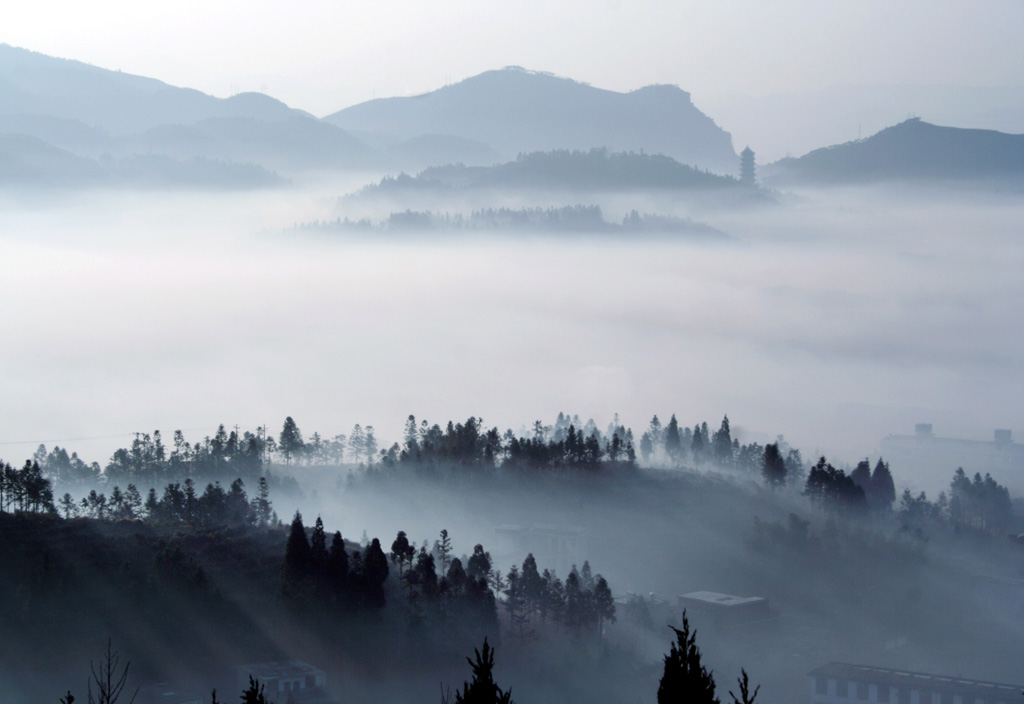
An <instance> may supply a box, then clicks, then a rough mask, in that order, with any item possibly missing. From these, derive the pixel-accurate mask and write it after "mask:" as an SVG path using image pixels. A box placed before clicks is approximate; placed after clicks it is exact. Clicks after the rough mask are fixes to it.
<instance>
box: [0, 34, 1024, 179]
mask: <svg viewBox="0 0 1024 704" xmlns="http://www.w3.org/2000/svg"><path fill="white" fill-rule="evenodd" d="M1022 140H1024V137H1020V136H1016V135H1006V134H1002V133H998V132H991V131H982V130H966V129H954V128H943V127H936V126H934V125H929V124H927V123H924V122H921V121H909V122H907V123H903V124H901V125H897V126H896V127H893V128H890V129H887V130H883V131H882V132H880V133H879V134H877V135H875V136H874V137H871V138H869V139H866V140H858V141H857V142H851V143H849V144H845V145H839V146H836V147H831V148H827V149H819V150H815V151H813V152H811V153H809V154H807V155H806V156H804V157H801V158H799V159H784V160H782V161H780V162H777V163H776V164H772V165H768V166H767V167H766V168H765V169H763V170H762V172H761V173H762V175H763V176H764V177H765V180H766V181H767V182H769V183H779V184H783V183H812V184H813V183H818V182H834V181H837V180H838V181H841V180H844V179H848V180H861V181H863V180H885V179H892V178H900V179H908V178H910V179H914V178H922V177H929V178H971V179H975V178H982V177H997V178H1005V177H1008V176H1016V175H1018V174H1020V172H1021V171H1022V169H1024V166H1022V164H1024V159H1022V158H1021V156H1020V154H1021V146H1020V144H1021V141H1022ZM753 146H754V147H755V149H756V145H753ZM593 149H601V150H605V151H606V152H608V153H611V154H614V153H626V154H629V153H633V154H638V155H641V156H643V155H659V156H664V157H668V158H670V159H672V160H674V161H675V162H678V164H679V165H685V166H686V167H689V168H691V169H693V170H696V171H700V172H705V171H706V172H711V173H714V174H718V175H725V176H736V175H738V171H739V159H738V157H737V155H736V152H735V150H734V148H733V144H732V138H731V137H730V135H729V133H728V132H726V131H725V130H723V129H722V128H721V127H719V126H718V125H716V124H715V122H714V121H713V120H712V119H711V118H710V117H708V116H707V115H705V114H704V113H702V112H701V111H700V110H698V109H697V108H696V107H695V106H694V104H693V102H692V101H691V100H690V95H689V94H688V93H687V92H685V91H683V90H681V89H680V88H678V87H676V86H669V85H654V86H647V87H645V88H640V89H638V90H634V91H631V92H628V93H619V92H615V91H610V90H603V89H599V88H595V87H592V86H589V85H587V84H585V83H580V82H577V81H573V80H570V79H568V78H561V77H557V76H553V75H551V74H547V73H540V72H535V71H527V70H525V69H522V68H518V67H507V68H504V69H501V70H496V71H487V72H485V73H482V74H480V75H477V76H473V77H471V78H467V79H466V80H464V81H461V82H459V83H456V84H453V85H449V86H445V87H443V88H440V89H438V90H435V91H432V92H429V93H426V94H424V95H420V96H415V97H396V98H383V99H378V100H371V101H369V102H365V103H361V104H359V105H354V106H352V107H349V108H346V109H344V110H341V111H339V112H335V113H333V114H331V115H328V116H326V117H324V118H322V119H318V118H317V117H315V116H313V115H311V114H309V113H307V112H304V111H302V110H296V109H294V108H291V107H289V106H287V105H285V104H284V103H282V102H280V101H279V100H276V99H274V98H272V97H269V96H266V95H263V94H259V93H241V94H238V95H235V96H232V97H230V98H216V97H214V96H210V95H207V94H205V93H201V92H199V91H196V90H192V89H189V88H179V87H175V86H171V85H168V84H166V83H163V82H162V81H159V80H156V79H153V78H146V77H142V76H135V75H130V74H126V73H122V72H120V71H110V70H106V69H102V68H98V67H95V66H90V65H88V64H84V63H81V62H78V61H72V60H67V59H58V58H53V57H50V56H45V55H42V54H38V53H35V52H32V51H28V50H25V49H19V48H16V47H11V46H8V45H5V44H0V185H2V186H4V187H12V186H39V187H43V186H45V187H53V186H60V187H75V186H94V185H98V186H110V185H114V186H120V185H132V184H134V185H149V186H154V187H160V186H190V185H194V186H201V187H209V186H221V187H237V188H250V187H258V186H270V185H276V184H280V183H283V182H285V181H286V180H287V179H288V178H291V177H294V176H297V175H299V174H302V173H304V172H311V171H360V172H370V173H377V174H384V173H392V174H395V173H399V172H402V171H404V172H408V173H419V172H421V171H423V170H425V169H428V168H429V167H438V166H446V165H462V166H465V167H484V166H493V165H497V164H505V163H509V162H516V161H517V159H518V158H519V157H520V156H522V155H526V154H532V153H538V152H554V151H556V150H561V151H570V152H571V151H580V152H589V151H590V150H593ZM636 163H637V164H639V165H640V166H641V167H642V168H646V167H650V168H654V169H662V170H663V169H664V168H665V164H664V162H658V161H650V160H647V161H644V160H641V161H638V162H636ZM510 168H512V167H510ZM515 168H519V167H515ZM661 173H662V172H660V171H659V172H658V174H654V173H652V174H648V175H644V174H639V175H638V174H633V175H632V178H633V179H634V180H635V181H636V182H637V183H642V182H644V181H645V179H646V180H650V179H656V178H660V177H661V175H660V174H661ZM692 181H693V182H694V183H697V182H699V181H700V179H699V178H694V179H692Z"/></svg>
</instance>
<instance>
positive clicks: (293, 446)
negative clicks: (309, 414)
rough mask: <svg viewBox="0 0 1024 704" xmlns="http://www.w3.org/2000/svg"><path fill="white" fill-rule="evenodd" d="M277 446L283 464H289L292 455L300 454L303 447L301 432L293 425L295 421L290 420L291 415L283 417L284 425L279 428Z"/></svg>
mask: <svg viewBox="0 0 1024 704" xmlns="http://www.w3.org/2000/svg"><path fill="white" fill-rule="evenodd" d="M277 446H278V448H279V449H280V450H281V454H282V455H284V461H285V464H291V461H292V457H297V456H299V455H301V454H302V451H303V449H304V447H305V446H304V444H303V442H302V433H300V432H299V428H298V426H297V425H295V421H294V420H292V417H291V416H288V417H287V418H285V419H284V427H282V428H281V439H280V441H279V442H278V444H277Z"/></svg>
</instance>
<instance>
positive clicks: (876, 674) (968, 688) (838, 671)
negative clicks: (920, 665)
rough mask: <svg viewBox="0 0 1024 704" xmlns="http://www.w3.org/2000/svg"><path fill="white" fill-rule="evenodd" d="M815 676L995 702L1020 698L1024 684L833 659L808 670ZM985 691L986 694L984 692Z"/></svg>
mask: <svg viewBox="0 0 1024 704" xmlns="http://www.w3.org/2000/svg"><path fill="white" fill-rule="evenodd" d="M808 675H809V676H811V677H829V678H832V679H845V680H854V681H861V682H870V683H872V684H877V685H888V686H890V687H915V688H919V689H929V690H933V691H934V690H941V691H943V692H949V693H951V694H961V695H969V696H972V697H979V696H980V697H983V698H985V699H992V700H993V701H1000V702H1007V703H1009V702H1011V701H1017V700H1018V699H1019V698H1020V695H1021V690H1022V689H1024V685H1013V684H1005V683H1000V682H986V681H984V680H972V679H967V678H964V677H949V676H947V675H931V674H927V673H923V672H911V671H908V670H890V669H888V668H885V667H874V666H871V665H851V664H849V663H843V662H830V663H828V664H827V665H822V666H821V667H818V668H815V669H814V670H811V671H810V672H809V673H808ZM982 692H984V694H982Z"/></svg>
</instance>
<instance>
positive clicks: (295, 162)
mask: <svg viewBox="0 0 1024 704" xmlns="http://www.w3.org/2000/svg"><path fill="white" fill-rule="evenodd" d="M0 135H10V136H21V137H31V138H35V139H37V140H41V141H42V142H45V143H47V144H49V145H51V146H53V147H55V148H58V150H65V151H66V152H69V154H67V155H66V156H78V157H85V158H86V161H85V162H82V163H88V160H89V159H97V158H100V157H113V158H114V159H115V160H119V161H120V163H121V165H122V167H124V166H126V165H127V164H128V163H130V162H132V161H133V160H135V157H136V156H138V157H139V159H138V160H136V161H134V163H135V164H136V166H137V165H139V164H147V165H148V166H147V167H145V168H144V169H143V170H144V171H146V172H147V173H149V172H151V171H152V169H153V168H155V165H156V164H157V163H160V164H162V165H163V166H162V167H161V168H160V169H159V170H160V171H161V173H162V174H163V176H162V177H161V178H162V179H163V180H167V179H170V180H171V181H175V182H177V181H178V180H180V179H182V178H186V177H187V176H188V175H189V174H192V175H195V176H196V177H197V178H198V179H199V181H198V182H197V185H201V184H205V183H207V182H208V181H209V178H210V177H212V176H213V175H214V174H221V175H226V176H227V177H229V180H231V181H232V182H234V183H245V182H250V183H253V184H258V185H265V182H266V181H267V179H266V178H265V177H268V176H270V174H268V173H266V172H265V171H262V170H260V169H258V168H256V167H252V168H250V167H248V166H242V164H258V165H260V166H264V167H267V168H269V169H273V170H295V171H299V170H308V169H335V170H343V169H352V168H357V169H362V168H366V167H367V166H370V165H373V166H379V165H380V164H381V163H382V162H383V161H384V156H383V155H382V154H381V153H380V152H379V151H378V150H375V149H372V148H370V147H368V146H367V145H365V144H364V143H363V142H361V141H360V140H358V139H356V138H355V137H352V136H351V135H348V134H346V133H345V131H344V130H342V129H340V128H338V127H335V126H333V125H329V124H326V123H324V122H321V121H320V120H318V119H317V118H315V117H313V116H312V115H310V114H309V113H306V112H303V111H301V110H294V109H292V108H290V107H288V106H287V105H285V104H284V103H282V102H280V101H278V100H275V99H274V98H271V97H268V96H266V95H262V94H259V93H241V94H238V95H235V96H232V97H230V98H215V97H213V96H210V95H206V94H205V93H201V92H199V91H197V90H192V89H188V88H176V87H174V86H170V85H167V84H166V83H163V82H161V81H158V80H155V79H152V78H145V77H142V76H134V75H131V74H125V73H121V72H119V71H109V70H106V69H102V68H98V67H95V66H90V65H88V64H84V63H81V62H78V61H70V60H66V59H57V58H53V57H50V56H45V55H43V54H38V53H36V52H32V51H28V50H26V49H19V48H15V47H11V46H8V45H6V44H0ZM26 144H28V143H26ZM35 146H36V147H39V145H35ZM20 148H27V147H24V145H22V147H20ZM154 156H158V157H165V159H164V160H163V161H160V160H155V159H153V158H151V157H154ZM26 158H27V157H26ZM53 158H57V157H53ZM61 158H65V157H61ZM42 159H43V157H42V156H40V154H36V155H35V156H33V157H32V159H29V160H28V161H27V162H19V163H29V162H32V161H33V160H35V161H40V160H42ZM126 160H127V161H126ZM195 160H203V161H202V162H199V161H195ZM225 161H234V162H238V163H236V164H233V165H228V164H225V163H223V162H225ZM176 162H181V163H185V162H188V163H190V164H192V166H190V167H188V168H184V167H180V165H179V166H174V164H175V163H176ZM200 163H202V164H203V166H202V167H201V168H199V167H197V164H200ZM215 164H219V166H214V165H215ZM11 168H12V169H13V168H14V167H13V166H12V167H11ZM19 168H20V167H19ZM89 168H92V167H89ZM101 170H102V171H103V172H104V173H107V174H108V175H109V169H106V168H104V169H101ZM44 171H46V172H47V173H50V172H49V171H47V170H45V169H44ZM72 172H75V169H72ZM243 174H247V175H246V176H243ZM51 177H52V178H54V179H56V178H58V177H57V175H56V174H55V173H53V174H51V176H48V177H47V179H44V181H45V182H50V181H49V179H51ZM72 180H74V179H72ZM157 180H158V181H160V180H161V179H157ZM272 180H276V177H273V179H272ZM114 182H120V181H119V180H118V179H114ZM143 182H146V179H145V178H144V179H143Z"/></svg>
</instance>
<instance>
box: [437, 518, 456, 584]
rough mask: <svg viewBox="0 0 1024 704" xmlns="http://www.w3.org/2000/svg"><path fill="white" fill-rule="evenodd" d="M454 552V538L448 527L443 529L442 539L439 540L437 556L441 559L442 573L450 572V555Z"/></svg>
mask: <svg viewBox="0 0 1024 704" xmlns="http://www.w3.org/2000/svg"><path fill="white" fill-rule="evenodd" d="M451 554H452V539H451V538H449V537H448V531H447V530H446V529H442V530H441V539H440V540H439V541H438V542H437V556H438V557H439V558H440V559H441V574H447V573H448V562H449V559H450V558H449V556H450V555H451Z"/></svg>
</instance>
